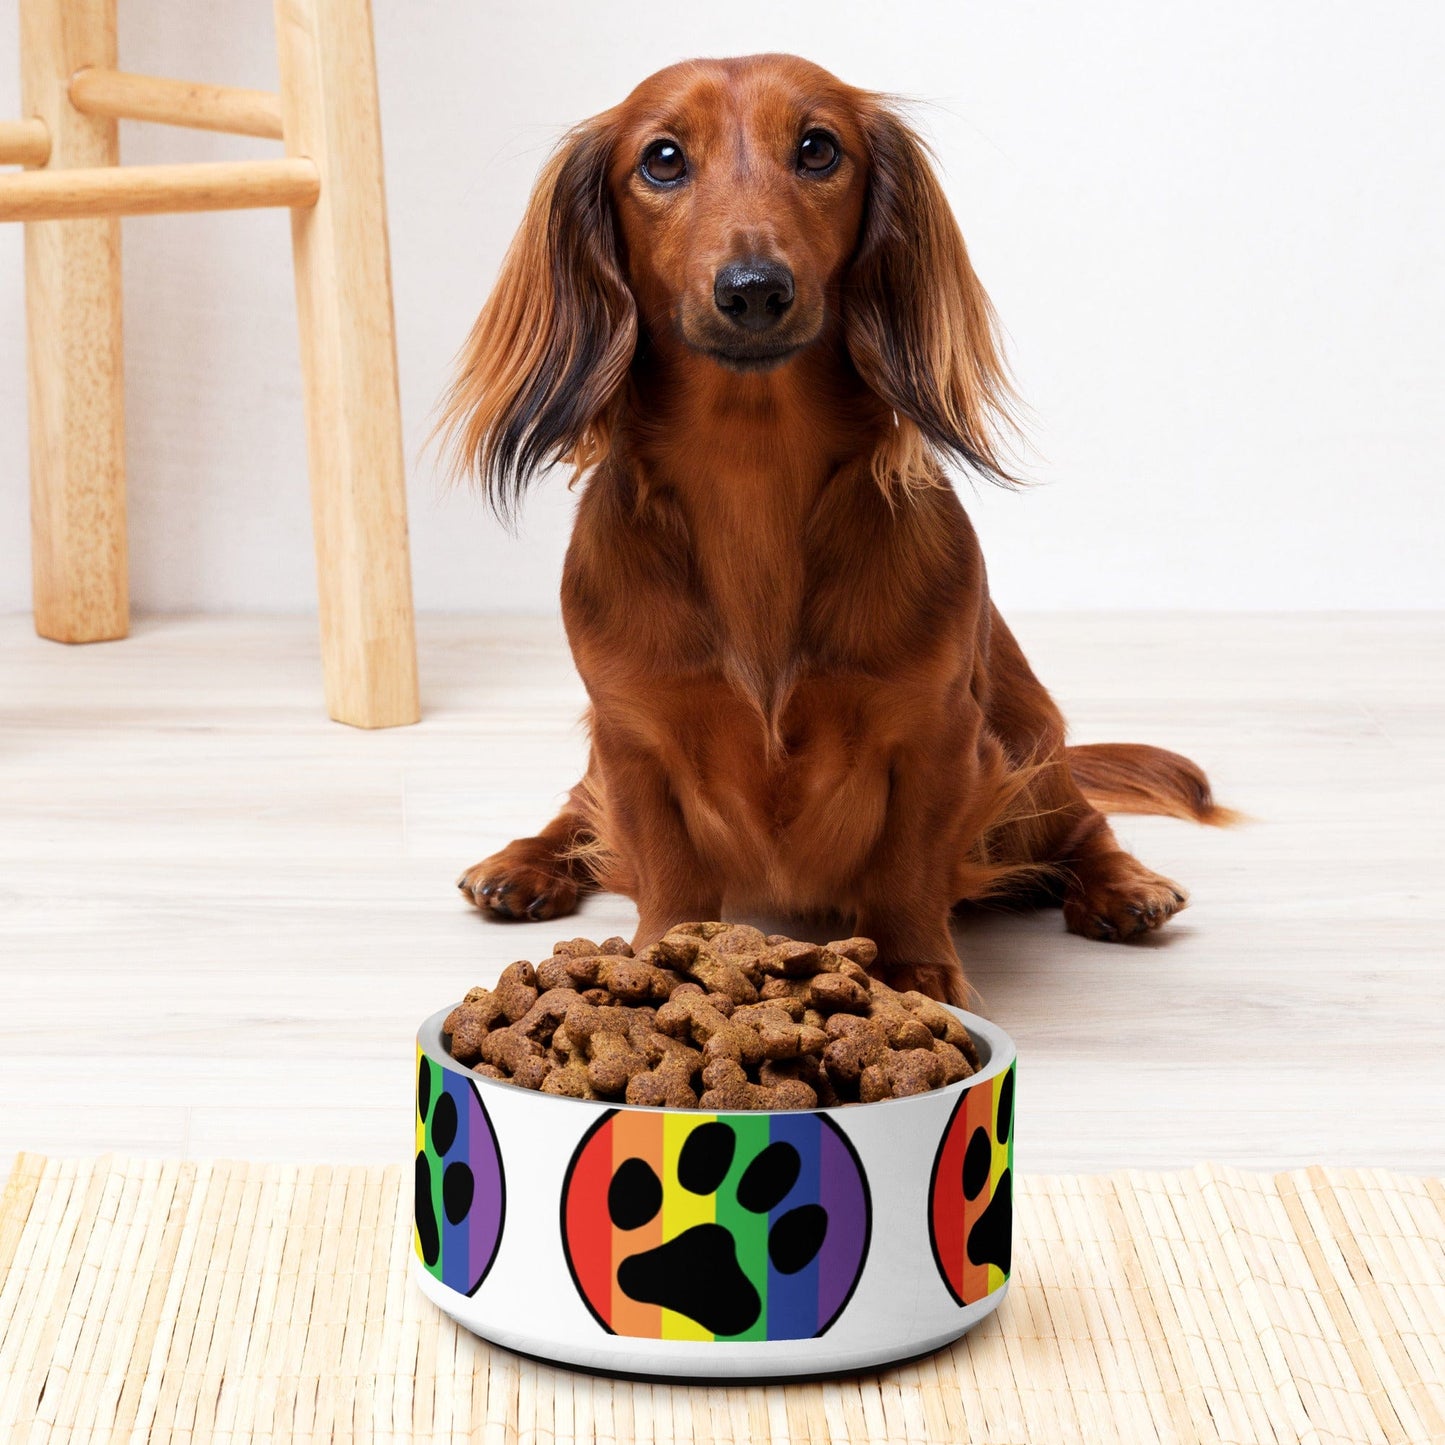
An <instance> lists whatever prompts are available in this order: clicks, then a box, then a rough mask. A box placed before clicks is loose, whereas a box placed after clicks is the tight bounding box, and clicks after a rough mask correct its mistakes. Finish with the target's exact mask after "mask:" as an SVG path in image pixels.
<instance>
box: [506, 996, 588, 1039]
mask: <svg viewBox="0 0 1445 1445" xmlns="http://www.w3.org/2000/svg"><path fill="white" fill-rule="evenodd" d="M580 997H581V995H580V994H578V993H577V991H576V990H575V989H571V988H549V989H548V990H547V992H546V993H542V994H538V995H537V1001H536V1002H535V1003H534V1004H533V1005H532V1007H531V1008H529V1009H528V1010H527V1012H526V1013H525V1014H523V1015H522V1017H521V1018H519V1019H518V1020H517V1022H516V1023H515V1024H513V1026H512V1027H513V1028H515V1029H516V1030H517V1032H518V1033H520V1034H526V1036H527V1037H528V1038H529V1039H536V1040H537V1041H538V1042H539V1043H543V1044H547V1043H550V1042H551V1041H552V1035H553V1034H554V1033H555V1032H556V1031H557V1026H558V1025H559V1024H560V1023H561V1022H562V1021H563V1020H564V1019H565V1018H566V1017H567V1010H568V1009H569V1008H571V1006H572V1005H573V1004H574V1003H577V1002H578V1000H579V999H580Z"/></svg>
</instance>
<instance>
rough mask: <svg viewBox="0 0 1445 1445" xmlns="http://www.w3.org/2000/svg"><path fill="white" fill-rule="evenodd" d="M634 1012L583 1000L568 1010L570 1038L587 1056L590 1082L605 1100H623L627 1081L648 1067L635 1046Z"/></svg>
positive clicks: (567, 1022)
mask: <svg viewBox="0 0 1445 1445" xmlns="http://www.w3.org/2000/svg"><path fill="white" fill-rule="evenodd" d="M631 1012H632V1011H631V1010H630V1009H626V1008H617V1007H612V1008H597V1007H596V1006H594V1005H593V1004H590V1003H587V1002H586V1001H585V1000H579V1001H578V1002H577V1003H575V1004H573V1005H572V1007H571V1008H570V1009H568V1010H567V1017H566V1020H565V1027H566V1029H567V1034H568V1037H569V1038H570V1039H572V1040H574V1041H575V1043H576V1044H578V1045H580V1047H581V1051H582V1052H584V1053H585V1054H586V1056H587V1079H588V1082H589V1083H590V1084H591V1085H592V1087H593V1088H594V1089H595V1090H596V1091H597V1093H598V1094H600V1095H601V1096H602V1097H603V1098H604V1099H620V1098H621V1097H622V1096H623V1095H624V1094H625V1093H626V1092H627V1081H628V1080H629V1079H630V1078H631V1077H632V1076H633V1075H634V1074H638V1073H641V1072H642V1070H643V1069H645V1068H646V1067H647V1060H646V1059H645V1058H643V1056H642V1055H641V1054H640V1053H638V1051H637V1050H636V1049H635V1048H633V1047H632V1041H631V1039H630V1038H629V1037H628V1035H629V1034H630V1032H631V1029H632V1027H633V1024H632V1020H631V1018H630V1017H629V1015H630V1014H631Z"/></svg>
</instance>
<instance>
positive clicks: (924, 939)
mask: <svg viewBox="0 0 1445 1445" xmlns="http://www.w3.org/2000/svg"><path fill="white" fill-rule="evenodd" d="M936 756H937V754H935V758H936ZM935 758H926V757H924V756H922V755H918V756H915V757H913V758H911V759H902V760H899V761H898V762H897V763H896V764H895V766H894V768H893V769H892V770H891V771H892V776H893V788H892V792H891V794H890V796H889V801H888V811H887V814H886V816H885V819H884V825H883V831H882V833H881V835H880V836H879V839H878V842H877V844H876V846H875V847H874V849H873V850H872V852H871V854H870V856H869V858H868V861H867V864H866V865H865V868H864V872H863V876H862V878H861V879H860V880H859V886H858V888H857V892H856V895H855V896H856V897H857V900H858V901H857V911H856V915H855V921H854V931H855V932H856V933H858V934H860V935H861V936H863V937H864V938H871V939H872V940H873V941H874V942H875V943H876V944H877V945H878V959H877V962H876V963H875V964H874V965H873V969H872V972H874V973H875V974H877V975H878V977H879V978H881V979H882V980H883V981H884V982H885V983H887V984H888V985H889V986H890V987H893V988H897V989H917V990H918V991H919V992H920V993H925V994H928V995H929V997H930V998H937V999H942V1000H943V1001H944V1002H945V1003H951V1004H959V1005H966V1004H967V1002H968V984H967V982H966V980H965V979H964V975H963V968H962V966H961V965H960V963H959V961H958V954H957V952H956V951H955V949H954V946H953V937H952V934H951V933H950V932H949V926H948V924H949V917H950V911H951V908H952V905H953V899H952V898H951V897H950V894H951V892H952V875H953V867H952V854H951V845H950V843H949V841H948V840H949V839H950V837H951V830H950V829H949V827H948V820H949V819H950V817H952V816H955V815H956V812H957V795H958V791H959V779H958V776H957V770H952V771H951V772H950V771H944V770H940V769H939V768H938V767H937V763H936V761H935Z"/></svg>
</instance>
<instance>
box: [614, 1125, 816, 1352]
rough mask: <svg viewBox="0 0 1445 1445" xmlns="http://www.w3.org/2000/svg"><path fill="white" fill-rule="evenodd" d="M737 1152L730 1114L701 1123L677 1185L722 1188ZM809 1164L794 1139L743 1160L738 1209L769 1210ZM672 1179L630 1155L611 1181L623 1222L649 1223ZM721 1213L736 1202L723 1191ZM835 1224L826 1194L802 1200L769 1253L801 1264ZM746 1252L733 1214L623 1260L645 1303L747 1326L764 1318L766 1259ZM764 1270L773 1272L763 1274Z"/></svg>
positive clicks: (622, 1281)
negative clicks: (749, 1259)
mask: <svg viewBox="0 0 1445 1445" xmlns="http://www.w3.org/2000/svg"><path fill="white" fill-rule="evenodd" d="M736 1152H737V1136H736V1135H735V1134H734V1132H733V1130H732V1129H731V1128H730V1127H729V1126H728V1125H727V1124H725V1123H722V1122H721V1121H717V1122H713V1123H708V1124H700V1125H699V1126H698V1127H697V1128H696V1129H694V1130H693V1131H692V1133H691V1134H689V1135H688V1137H687V1139H686V1140H685V1141H684V1142H683V1146H682V1148H681V1150H680V1151H679V1153H678V1159H677V1186H678V1187H680V1188H682V1189H685V1190H687V1191H688V1192H689V1193H691V1194H697V1195H703V1196H707V1195H718V1193H719V1190H721V1188H722V1186H723V1184H724V1182H725V1181H726V1180H727V1178H728V1174H729V1171H730V1170H731V1169H732V1167H733V1160H734V1156H735V1154H736ZM801 1167H802V1161H801V1159H800V1158H799V1155H798V1151H797V1150H796V1149H795V1148H794V1147H793V1146H792V1145H791V1144H789V1143H786V1142H785V1141H775V1142H773V1143H771V1144H767V1145H765V1146H764V1147H763V1148H762V1149H761V1150H760V1151H759V1152H758V1154H757V1155H756V1157H754V1158H753V1159H752V1161H751V1162H750V1163H749V1164H748V1165H747V1167H746V1168H745V1169H744V1170H743V1172H742V1174H741V1176H740V1177H739V1178H738V1181H737V1187H736V1190H735V1193H734V1199H735V1200H736V1207H737V1209H741V1210H744V1211H746V1212H747V1213H748V1214H751V1215H767V1214H768V1213H770V1212H771V1211H772V1210H773V1209H775V1208H777V1206H778V1205H779V1204H781V1203H782V1202H783V1200H784V1199H785V1198H787V1196H788V1193H789V1191H790V1190H791V1189H792V1188H793V1186H794V1185H795V1184H796V1183H797V1182H798V1174H799V1171H800V1169H801ZM662 1201H663V1183H662V1181H661V1180H660V1179H659V1178H658V1177H657V1174H656V1173H655V1172H654V1170H653V1168H652V1166H651V1165H650V1164H648V1163H647V1162H646V1161H645V1160H643V1159H635V1158H634V1159H626V1160H624V1161H623V1162H622V1163H621V1164H620V1165H619V1166H618V1168H617V1172H616V1174H614V1175H613V1178H612V1182H611V1185H610V1186H609V1187H608V1191H607V1212H608V1215H609V1216H610V1217H611V1220H612V1223H613V1225H614V1226H615V1227H616V1228H617V1229H620V1230H623V1231H627V1230H633V1229H640V1228H641V1227H642V1226H643V1225H644V1224H647V1223H649V1222H650V1221H651V1220H653V1219H655V1218H656V1217H657V1214H658V1211H659V1210H661V1208H662ZM719 1203H720V1205H721V1206H722V1208H721V1211H720V1212H721V1213H722V1214H723V1215H724V1217H726V1215H727V1214H728V1213H730V1212H733V1211H732V1207H731V1203H730V1201H728V1200H727V1199H726V1198H723V1197H721V1196H719ZM827 1232H828V1212H827V1210H825V1209H824V1208H823V1206H822V1205H821V1204H800V1205H798V1206H797V1207H796V1208H794V1209H790V1210H788V1211H787V1212H786V1213H785V1214H782V1215H780V1216H779V1217H778V1218H777V1219H776V1220H774V1221H773V1225H772V1227H771V1229H769V1230H768V1240H767V1253H768V1259H769V1260H771V1261H772V1265H773V1268H774V1269H775V1270H777V1272H778V1273H779V1274H783V1275H791V1274H796V1273H797V1272H798V1271H799V1270H801V1269H804V1268H806V1267H807V1265H808V1264H810V1263H811V1262H812V1261H813V1259H814V1258H815V1257H816V1256H817V1254H818V1251H819V1250H820V1249H821V1248H822V1247H823V1240H824V1238H825V1236H826V1235H827ZM751 1268H752V1274H751V1275H750V1273H749V1271H748V1270H747V1269H744V1267H743V1265H742V1264H740V1263H739V1261H738V1251H737V1241H736V1240H735V1238H734V1236H733V1233H732V1231H731V1230H730V1229H729V1228H728V1227H727V1225H726V1224H725V1223H713V1224H694V1225H692V1226H691V1227H690V1228H688V1229H685V1230H684V1231H683V1232H682V1233H681V1234H679V1235H676V1236H675V1237H674V1238H672V1239H669V1240H667V1241H665V1242H664V1243H662V1244H660V1245H658V1246H657V1247H656V1248H655V1249H649V1250H645V1251H643V1252H642V1253H639V1254H633V1255H629V1256H628V1257H627V1258H625V1259H624V1260H623V1261H622V1263H621V1264H619V1265H618V1267H617V1283H618V1286H619V1287H620V1288H621V1290H622V1292H623V1293H624V1294H625V1295H627V1296H628V1297H629V1298H631V1299H634V1300H636V1301H638V1302H639V1303H640V1304H655V1305H661V1306H662V1307H663V1308H664V1309H669V1310H675V1311H676V1312H677V1313H678V1314H682V1315H686V1316H687V1317H688V1318H689V1319H691V1320H694V1321H696V1323H697V1324H699V1325H701V1326H702V1327H703V1329H705V1330H709V1331H711V1333H713V1334H714V1335H724V1336H725V1335H739V1334H742V1333H743V1332H744V1331H745V1330H749V1329H751V1328H752V1327H753V1325H755V1324H756V1323H757V1321H758V1317H759V1315H760V1314H761V1313H762V1308H763V1295H764V1293H765V1292H766V1286H767V1279H766V1267H765V1266H763V1265H762V1264H761V1263H755V1264H753V1265H752V1266H751ZM758 1274H762V1275H763V1278H761V1279H760V1278H757V1277H756V1276H757V1275H758Z"/></svg>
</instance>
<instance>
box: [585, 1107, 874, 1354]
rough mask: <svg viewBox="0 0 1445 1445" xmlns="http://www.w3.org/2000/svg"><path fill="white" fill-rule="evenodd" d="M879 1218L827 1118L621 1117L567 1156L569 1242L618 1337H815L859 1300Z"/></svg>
mask: <svg viewBox="0 0 1445 1445" xmlns="http://www.w3.org/2000/svg"><path fill="white" fill-rule="evenodd" d="M870 1214H871V1204H870V1200H869V1194H868V1183H867V1180H866V1179H865V1178H864V1175H863V1168H862V1165H861V1164H860V1163H859V1162H858V1156H857V1154H856V1153H855V1152H854V1150H853V1146H852V1145H851V1144H850V1143H849V1142H848V1139H847V1138H846V1137H845V1135H844V1134H843V1133H842V1132H841V1130H839V1129H838V1127H837V1126H836V1125H835V1124H833V1123H832V1122H831V1120H829V1119H826V1118H824V1117H823V1116H822V1115H819V1114H801V1113H800V1114H773V1115H756V1114H754V1115H749V1114H723V1115H709V1114H696V1113H686V1114H684V1113H661V1112H658V1113H653V1112H648V1113H632V1112H618V1111H613V1112H611V1113H609V1114H606V1115H604V1116H603V1118H602V1119H600V1120H599V1121H598V1122H597V1123H596V1124H595V1125H594V1126H593V1127H592V1128H591V1129H590V1130H589V1131H588V1133H587V1134H586V1135H585V1136H584V1137H583V1139H582V1142H581V1143H580V1144H579V1145H578V1146H577V1151H576V1153H575V1154H574V1155H573V1156H572V1162H571V1164H570V1166H569V1167H568V1171H567V1179H566V1182H565V1184H564V1186H563V1193H562V1242H563V1248H564V1249H565V1251H566V1255H567V1264H568V1267H569V1268H570V1270H571V1271H572V1279H573V1281H574V1282H575V1284H576V1286H577V1290H578V1292H579V1293H580V1294H581V1296H582V1298H583V1300H584V1301H585V1302H586V1304H587V1307H588V1309H589V1310H591V1312H592V1314H593V1316H594V1317H595V1318H596V1320H597V1321H598V1323H599V1324H600V1325H602V1327H603V1328H604V1329H606V1330H608V1331H609V1332H611V1333H612V1334H616V1335H629V1336H634V1337H637V1338H641V1339H654V1340H797V1339H809V1338H811V1337H813V1336H815V1335H821V1334H822V1333H824V1331H826V1330H827V1329H828V1327H829V1326H830V1325H831V1324H832V1323H833V1322H834V1320H836V1319H837V1318H838V1316H839V1315H840V1314H841V1313H842V1311H843V1307H844V1306H845V1305H846V1304H847V1303H848V1300H849V1298H850V1297H851V1296H852V1293H853V1290H854V1287H855V1286H856V1285H857V1283H858V1277H859V1276H860V1275H861V1274H862V1272H863V1262H864V1260H865V1259H866V1258H867V1255H868V1240H869V1233H870V1229H871V1218H870Z"/></svg>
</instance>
